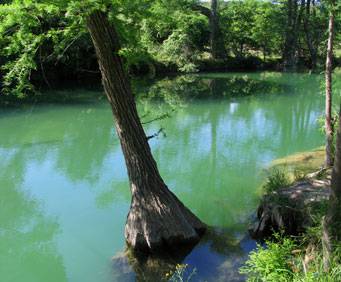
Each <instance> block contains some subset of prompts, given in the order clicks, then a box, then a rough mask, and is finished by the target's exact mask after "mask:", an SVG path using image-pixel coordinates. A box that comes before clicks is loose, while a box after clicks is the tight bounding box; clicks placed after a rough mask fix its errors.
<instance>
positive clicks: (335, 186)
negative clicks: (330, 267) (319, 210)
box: [329, 105, 341, 241]
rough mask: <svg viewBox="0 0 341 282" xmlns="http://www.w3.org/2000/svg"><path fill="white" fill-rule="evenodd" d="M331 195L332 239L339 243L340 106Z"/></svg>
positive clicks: (340, 185)
mask: <svg viewBox="0 0 341 282" xmlns="http://www.w3.org/2000/svg"><path fill="white" fill-rule="evenodd" d="M331 187H332V193H331V198H330V212H329V214H330V217H331V225H333V226H334V227H335V228H333V230H334V232H332V233H333V237H334V238H335V239H337V240H338V241H341V230H340V226H341V212H340V211H341V105H340V112H339V127H338V131H337V137H336V152H335V162H334V166H333V173H332V184H331Z"/></svg>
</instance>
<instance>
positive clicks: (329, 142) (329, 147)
mask: <svg viewBox="0 0 341 282" xmlns="http://www.w3.org/2000/svg"><path fill="white" fill-rule="evenodd" d="M333 39H334V13H333V12H330V16H329V36H328V46H327V59H326V119H325V130H326V160H325V164H326V166H332V165H333V133H334V132H333V131H334V130H333V124H332V71H333V70H332V64H333V62H332V60H333Z"/></svg>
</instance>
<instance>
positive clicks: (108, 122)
mask: <svg viewBox="0 0 341 282" xmlns="http://www.w3.org/2000/svg"><path fill="white" fill-rule="evenodd" d="M320 79H321V78H320V77H319V76H316V75H305V74H280V73H239V74H233V73H232V74H225V73H221V74H203V75H199V76H182V77H175V78H170V79H162V80H156V81H152V82H148V83H146V82H143V83H142V82H141V81H140V82H139V81H138V82H136V83H135V84H134V85H135V86H134V88H135V89H136V92H137V93H138V94H139V99H138V101H139V102H138V108H139V112H140V115H141V117H142V120H143V121H144V122H147V123H146V124H145V129H146V132H147V134H148V135H151V134H153V133H155V132H157V131H158V130H159V129H160V128H163V132H164V134H165V135H164V134H160V135H159V136H158V137H157V138H153V139H151V140H150V144H151V147H152V150H153V154H154V156H155V159H156V160H157V163H158V166H159V169H160V172H161V175H162V176H163V178H164V180H165V182H166V183H167V185H168V186H169V187H170V188H171V189H172V191H174V192H175V193H176V195H177V196H178V197H179V198H180V199H181V200H182V201H183V202H184V203H185V204H186V205H187V206H188V207H189V208H190V209H191V210H192V211H193V212H194V213H195V214H196V215H198V216H199V217H200V218H201V219H202V220H203V221H204V222H205V223H207V224H208V225H210V226H211V227H212V231H211V232H210V234H208V235H207V236H206V237H204V239H203V240H202V242H201V243H200V244H198V245H197V246H196V247H195V248H194V249H193V250H192V251H191V252H190V253H188V254H187V256H185V258H184V259H183V260H182V262H183V263H186V264H188V269H189V271H192V269H196V274H195V276H194V277H193V279H194V280H195V281H204V280H205V281H239V280H243V279H244V278H243V277H241V276H239V274H238V267H239V266H240V265H241V264H242V263H243V262H244V260H245V258H246V257H247V254H248V252H249V251H250V250H252V249H253V248H254V247H255V242H254V241H253V240H251V239H250V238H249V237H248V235H247V224H248V222H249V218H250V216H251V215H252V213H253V212H254V211H255V209H256V207H257V203H258V197H257V189H258V188H259V186H260V185H261V183H262V181H263V179H264V169H265V168H266V167H267V166H268V165H269V163H270V162H271V161H272V160H274V159H276V158H280V157H283V156H286V155H288V154H292V153H295V152H299V151H305V150H310V149H313V148H316V147H318V146H321V145H322V144H323V136H322V135H321V133H320V132H319V130H318V124H317V122H316V120H317V118H318V117H319V115H320V114H321V113H322V111H323V102H324V101H323V100H324V97H323V96H322V94H321V93H320V90H319V89H320ZM55 94H56V95H57V94H60V93H55ZM62 94H63V95H67V96H69V97H75V96H77V97H79V98H77V99H73V102H72V103H68V102H67V100H66V101H64V102H62V103H58V104H39V105H38V104H37V105H28V106H22V107H18V108H11V109H2V110H1V114H0V137H1V139H0V156H1V163H0V273H1V277H0V280H1V281H5V282H7V281H15V282H17V281H20V282H21V281H25V282H31V281H32V282H39V281H82V282H83V281H134V280H143V279H147V280H148V279H149V280H153V281H155V280H160V279H161V278H164V277H165V271H166V270H167V269H171V268H170V267H168V266H167V265H166V266H165V265H162V262H161V263H160V262H158V263H153V262H150V263H145V264H144V265H142V266H141V265H138V264H136V263H133V262H132V260H126V259H120V254H121V253H122V251H124V249H125V242H124V235H123V234H124V224H125V219H126V215H127V213H128V209H129V205H130V191H129V185H128V179H127V173H126V168H125V165H124V159H123V155H122V152H121V150H120V147H119V143H118V140H117V137H116V134H115V132H114V128H113V118H112V114H111V111H110V108H109V106H108V104H107V102H106V101H105V99H102V97H103V94H102V93H101V91H96V90H92V91H90V90H81V89H73V90H67V91H64V92H63V93H62ZM160 117H162V118H160ZM153 119H156V120H155V121H154V122H151V123H148V121H150V120H153ZM143 277H144V278H143Z"/></svg>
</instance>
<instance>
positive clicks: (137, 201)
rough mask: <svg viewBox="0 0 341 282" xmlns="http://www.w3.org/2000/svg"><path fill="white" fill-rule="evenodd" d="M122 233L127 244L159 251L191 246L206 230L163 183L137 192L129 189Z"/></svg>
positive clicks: (141, 248)
mask: <svg viewBox="0 0 341 282" xmlns="http://www.w3.org/2000/svg"><path fill="white" fill-rule="evenodd" d="M132 191H133V195H132V203H131V207H130V211H129V214H128V217H127V223H126V227H125V237H126V241H127V243H128V245H129V246H131V247H133V248H134V249H135V250H137V251H142V252H163V251H164V250H171V249H174V248H178V246H182V247H183V246H186V245H188V246H192V245H194V244H196V243H197V242H199V240H200V238H201V236H202V235H203V234H204V233H205V231H206V225H205V224H204V223H202V222H201V221H200V220H199V219H198V218H197V217H196V216H195V215H194V214H193V213H192V212H191V211H190V210H189V209H188V208H186V207H185V206H184V205H183V204H182V203H181V202H180V201H179V200H178V198H177V197H176V196H175V195H174V194H173V193H172V192H171V191H170V190H169V189H168V187H167V186H166V185H163V186H161V187H160V185H157V186H156V187H155V189H149V190H148V191H147V190H145V191H143V193H141V192H139V193H137V191H136V189H134V187H133V189H132Z"/></svg>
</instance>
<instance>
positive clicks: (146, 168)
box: [87, 11, 206, 251]
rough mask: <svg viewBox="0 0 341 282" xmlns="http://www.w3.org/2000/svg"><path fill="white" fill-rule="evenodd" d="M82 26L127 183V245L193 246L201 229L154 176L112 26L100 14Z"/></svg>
mask: <svg viewBox="0 0 341 282" xmlns="http://www.w3.org/2000/svg"><path fill="white" fill-rule="evenodd" d="M87 27H88V30H89V32H90V35H91V39H92V41H93V44H94V46H95V50H96V55H97V59H98V63H99V67H100V71H101V74H102V83H103V86H104V90H105V93H106V96H107V98H108V100H109V103H110V105H111V108H112V111H113V114H114V117H115V120H116V131H117V134H118V137H119V139H120V142H121V147H122V150H123V154H124V157H125V161H126V166H127V170H128V176H129V180H130V186H131V193H132V200H131V206H130V211H129V214H128V217H127V222H126V227H125V237H126V241H127V243H128V244H129V245H130V246H132V247H133V248H134V249H139V250H145V251H155V250H159V249H163V248H167V247H169V246H173V245H177V244H183V243H194V242H197V241H198V240H199V239H200V235H201V234H202V233H203V232H204V231H205V228H206V227H205V225H204V224H203V223H202V222H201V221H200V220H199V219H198V218H197V217H196V216H195V215H194V214H193V213H192V212H191V211H190V210H189V209H187V208H186V207H185V206H184V205H183V204H182V203H181V202H180V201H179V200H178V199H177V198H176V196H175V195H174V194H173V193H172V192H171V191H170V190H169V189H168V188H167V186H166V184H165V183H164V181H163V179H162V178H161V176H160V174H159V171H158V168H157V165H156V162H155V160H154V158H153V156H152V153H151V150H150V147H149V144H148V140H147V137H146V134H145V132H144V130H143V127H142V125H141V122H140V119H139V117H138V113H137V109H136V105H135V101H134V97H133V95H132V91H131V87H130V83H129V81H128V79H127V77H126V75H125V73H124V69H123V65H122V60H121V57H120V56H119V55H118V51H119V50H120V43H119V39H118V36H117V33H116V30H115V27H114V26H113V25H111V24H110V23H109V21H108V19H107V15H106V14H105V13H104V12H101V11H94V12H92V13H91V14H90V15H89V16H88V18H87Z"/></svg>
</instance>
